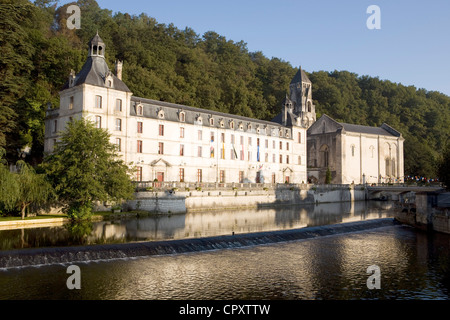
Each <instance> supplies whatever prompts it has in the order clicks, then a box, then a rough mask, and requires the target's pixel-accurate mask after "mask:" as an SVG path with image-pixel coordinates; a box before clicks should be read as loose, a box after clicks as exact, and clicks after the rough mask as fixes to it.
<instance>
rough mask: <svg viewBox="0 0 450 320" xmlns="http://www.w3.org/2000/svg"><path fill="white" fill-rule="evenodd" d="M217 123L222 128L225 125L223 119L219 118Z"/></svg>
mask: <svg viewBox="0 0 450 320" xmlns="http://www.w3.org/2000/svg"><path fill="white" fill-rule="evenodd" d="M219 125H220V127H221V128H223V127H224V126H225V122H224V121H223V119H220V120H219Z"/></svg>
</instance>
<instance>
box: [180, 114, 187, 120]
mask: <svg viewBox="0 0 450 320" xmlns="http://www.w3.org/2000/svg"><path fill="white" fill-rule="evenodd" d="M180 121H181V122H185V121H186V114H185V113H184V112H180Z"/></svg>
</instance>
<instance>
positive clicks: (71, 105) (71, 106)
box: [69, 96, 73, 109]
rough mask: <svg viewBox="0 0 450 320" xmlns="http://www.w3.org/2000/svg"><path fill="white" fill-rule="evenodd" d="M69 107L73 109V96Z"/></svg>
mask: <svg viewBox="0 0 450 320" xmlns="http://www.w3.org/2000/svg"><path fill="white" fill-rule="evenodd" d="M69 109H73V96H72V97H70V99H69Z"/></svg>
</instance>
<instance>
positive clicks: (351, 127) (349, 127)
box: [339, 122, 392, 136]
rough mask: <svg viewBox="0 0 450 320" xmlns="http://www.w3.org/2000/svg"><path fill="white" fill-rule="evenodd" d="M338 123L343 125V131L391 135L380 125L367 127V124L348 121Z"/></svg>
mask: <svg viewBox="0 0 450 320" xmlns="http://www.w3.org/2000/svg"><path fill="white" fill-rule="evenodd" d="M339 124H340V125H342V126H343V127H344V130H345V131H348V132H358V133H367V134H376V135H380V136H392V134H391V133H389V132H388V131H386V130H384V129H383V128H381V127H369V126H362V125H358V124H349V123H342V122H339Z"/></svg>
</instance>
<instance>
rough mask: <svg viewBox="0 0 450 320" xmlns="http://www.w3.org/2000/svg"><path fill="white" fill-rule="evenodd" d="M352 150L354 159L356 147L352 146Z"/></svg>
mask: <svg viewBox="0 0 450 320" xmlns="http://www.w3.org/2000/svg"><path fill="white" fill-rule="evenodd" d="M350 148H351V150H352V157H354V156H355V145H354V144H352V145H351V146H350Z"/></svg>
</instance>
